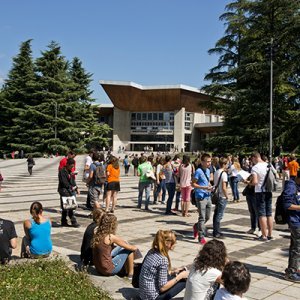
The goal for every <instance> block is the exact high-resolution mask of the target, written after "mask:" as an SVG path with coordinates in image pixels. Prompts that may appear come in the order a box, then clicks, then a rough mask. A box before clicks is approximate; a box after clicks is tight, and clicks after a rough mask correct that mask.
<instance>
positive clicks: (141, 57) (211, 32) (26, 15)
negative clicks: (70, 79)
mask: <svg viewBox="0 0 300 300" xmlns="http://www.w3.org/2000/svg"><path fill="white" fill-rule="evenodd" d="M230 2H232V1H229V0H185V1H184V0H168V1H167V0H148V1H146V0H85V1H83V0H72V1H67V0H65V1H64V0H51V1H45V0H27V1H24V0H9V1H5V0H2V1H0V40H1V44H0V83H1V82H3V79H4V78H6V76H7V73H8V71H9V69H10V68H11V66H12V57H13V56H15V55H16V54H17V53H18V51H19V46H20V44H21V42H23V41H26V40H27V39H33V41H32V50H33V57H34V58H36V57H39V56H40V52H41V51H43V50H46V47H47V45H48V44H49V43H50V41H52V40H54V41H56V42H58V43H59V44H60V46H61V49H62V53H63V55H64V56H65V57H66V58H67V59H68V60H72V58H73V57H75V56H77V57H79V58H80V59H81V61H82V63H83V66H84V68H85V69H86V70H87V71H88V72H90V73H93V83H92V84H91V89H92V90H94V94H93V97H94V98H95V99H96V101H97V103H110V100H109V98H108V97H107V95H106V94H105V92H104V91H103V89H102V88H101V86H100V85H99V83H98V82H99V80H122V81H134V82H136V83H138V84H142V85H166V84H185V85H190V86H193V87H201V86H202V85H203V84H205V83H206V82H204V76H205V74H206V73H207V72H208V71H209V69H210V68H211V67H213V66H215V65H216V63H217V60H218V57H217V56H210V55H208V53H207V51H208V50H209V49H210V48H212V47H213V46H214V44H215V42H216V41H217V40H218V39H219V38H220V37H222V36H223V34H224V30H225V27H224V24H223V22H221V21H219V16H220V15H221V14H222V13H223V12H224V11H225V5H226V4H228V3H230Z"/></svg>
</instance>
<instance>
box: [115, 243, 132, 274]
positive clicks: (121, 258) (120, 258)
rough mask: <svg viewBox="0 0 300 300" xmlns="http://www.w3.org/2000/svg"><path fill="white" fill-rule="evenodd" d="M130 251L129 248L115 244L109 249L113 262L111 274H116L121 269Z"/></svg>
mask: <svg viewBox="0 0 300 300" xmlns="http://www.w3.org/2000/svg"><path fill="white" fill-rule="evenodd" d="M131 252H132V251H131V250H127V249H124V248H122V247H120V246H117V247H116V248H114V249H113V250H112V251H111V257H112V262H113V264H114V269H113V271H112V275H116V274H118V273H119V272H120V271H121V269H122V268H123V266H124V264H125V262H126V260H127V257H128V255H129V254H130V253H131Z"/></svg>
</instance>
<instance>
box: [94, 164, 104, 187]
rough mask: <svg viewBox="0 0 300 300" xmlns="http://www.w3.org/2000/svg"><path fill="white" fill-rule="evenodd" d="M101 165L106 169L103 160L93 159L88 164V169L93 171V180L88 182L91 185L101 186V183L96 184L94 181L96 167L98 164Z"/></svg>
mask: <svg viewBox="0 0 300 300" xmlns="http://www.w3.org/2000/svg"><path fill="white" fill-rule="evenodd" d="M101 165H103V168H104V169H105V170H106V165H105V164H104V163H103V162H99V161H94V162H93V163H92V164H91V165H90V171H92V172H93V180H92V181H91V182H90V185H92V186H101V185H97V184H96V183H95V175H96V168H97V167H98V166H101Z"/></svg>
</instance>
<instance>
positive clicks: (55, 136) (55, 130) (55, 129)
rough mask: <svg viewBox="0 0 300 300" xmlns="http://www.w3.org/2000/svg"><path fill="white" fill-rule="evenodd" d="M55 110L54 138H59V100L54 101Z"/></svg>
mask: <svg viewBox="0 0 300 300" xmlns="http://www.w3.org/2000/svg"><path fill="white" fill-rule="evenodd" d="M54 111H55V127H54V138H55V139H56V138H57V102H56V101H55V102H54Z"/></svg>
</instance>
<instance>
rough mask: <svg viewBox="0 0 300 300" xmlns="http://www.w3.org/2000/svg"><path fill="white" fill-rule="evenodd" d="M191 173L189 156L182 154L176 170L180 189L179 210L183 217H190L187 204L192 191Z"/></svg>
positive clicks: (188, 204)
mask: <svg viewBox="0 0 300 300" xmlns="http://www.w3.org/2000/svg"><path fill="white" fill-rule="evenodd" d="M192 173H193V167H192V165H191V163H190V157H189V156H187V155H183V158H182V164H181V165H180V167H179V172H178V177H179V184H180V190H181V212H182V216H183V217H190V214H189V206H190V200H191V191H192Z"/></svg>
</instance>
